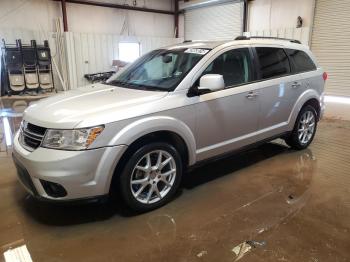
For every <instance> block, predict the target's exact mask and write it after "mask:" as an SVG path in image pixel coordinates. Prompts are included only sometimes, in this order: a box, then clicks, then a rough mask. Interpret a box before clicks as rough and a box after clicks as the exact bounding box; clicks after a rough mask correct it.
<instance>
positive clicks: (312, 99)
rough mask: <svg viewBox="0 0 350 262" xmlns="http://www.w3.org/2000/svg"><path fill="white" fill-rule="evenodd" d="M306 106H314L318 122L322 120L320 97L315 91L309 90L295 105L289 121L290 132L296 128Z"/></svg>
mask: <svg viewBox="0 0 350 262" xmlns="http://www.w3.org/2000/svg"><path fill="white" fill-rule="evenodd" d="M305 105H312V106H313V107H314V108H315V110H316V112H317V117H318V120H319V119H320V114H321V106H320V95H319V94H318V93H317V92H316V91H315V90H313V89H308V90H306V91H305V92H304V93H303V94H301V95H300V97H299V98H298V100H297V101H296V103H295V104H294V107H293V110H292V112H291V114H290V116H289V121H288V123H289V126H288V129H289V130H292V129H293V128H294V124H295V121H296V119H297V117H298V114H299V112H300V110H301V109H302V108H303V107H304V106H305Z"/></svg>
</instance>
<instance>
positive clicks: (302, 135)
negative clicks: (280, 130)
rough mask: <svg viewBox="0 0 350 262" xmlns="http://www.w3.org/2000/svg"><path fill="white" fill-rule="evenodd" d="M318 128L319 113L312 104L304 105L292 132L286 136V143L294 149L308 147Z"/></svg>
mask: <svg viewBox="0 0 350 262" xmlns="http://www.w3.org/2000/svg"><path fill="white" fill-rule="evenodd" d="M316 130H317V113H316V110H315V108H314V107H312V106H311V105H306V106H304V107H303V108H302V109H301V110H300V112H299V115H298V117H297V120H296V121H295V125H294V129H293V131H292V133H291V134H290V135H289V136H288V137H287V138H285V141H286V143H287V144H288V145H289V146H290V147H291V148H293V149H297V150H303V149H305V148H307V147H308V146H309V145H310V144H311V142H312V140H313V139H314V137H315V134H316Z"/></svg>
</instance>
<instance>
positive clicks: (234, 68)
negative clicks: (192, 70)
mask: <svg viewBox="0 0 350 262" xmlns="http://www.w3.org/2000/svg"><path fill="white" fill-rule="evenodd" d="M206 74H220V75H222V76H223V77H224V82H225V87H230V86H235V85H241V84H244V83H248V82H250V81H251V80H252V79H251V78H252V74H251V70H250V54H249V49H248V48H240V49H234V50H230V51H228V52H226V53H223V54H221V55H220V56H218V57H217V58H216V59H215V60H214V61H213V62H212V63H211V64H210V65H209V66H208V67H207V68H206V69H205V70H204V72H203V74H202V75H206Z"/></svg>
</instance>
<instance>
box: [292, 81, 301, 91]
mask: <svg viewBox="0 0 350 262" xmlns="http://www.w3.org/2000/svg"><path fill="white" fill-rule="evenodd" d="M299 87H301V83H300V82H294V83H293V84H292V88H294V89H297V88H299Z"/></svg>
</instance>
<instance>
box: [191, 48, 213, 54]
mask: <svg viewBox="0 0 350 262" xmlns="http://www.w3.org/2000/svg"><path fill="white" fill-rule="evenodd" d="M208 52H209V49H202V48H189V49H187V50H186V51H185V53H190V54H197V55H205V54H206V53H208Z"/></svg>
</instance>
